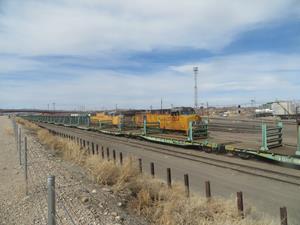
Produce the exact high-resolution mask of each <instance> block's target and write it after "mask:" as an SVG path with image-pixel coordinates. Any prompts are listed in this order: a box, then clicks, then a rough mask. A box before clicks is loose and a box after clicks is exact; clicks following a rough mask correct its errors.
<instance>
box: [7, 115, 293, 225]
mask: <svg viewBox="0 0 300 225" xmlns="http://www.w3.org/2000/svg"><path fill="white" fill-rule="evenodd" d="M12 121H13V128H14V131H15V137H16V141H17V151H18V154H19V157H20V165H22V167H23V168H24V174H25V184H26V186H27V187H26V188H25V189H26V194H29V195H30V194H34V195H35V196H36V198H37V202H38V204H39V205H38V207H37V208H38V217H39V218H38V219H39V220H40V221H41V222H42V224H48V225H56V224H70V225H76V224H87V222H88V221H86V220H85V219H84V218H85V217H84V216H82V215H81V217H80V216H79V213H78V209H77V207H76V205H78V204H80V200H79V199H77V198H72V196H68V194H67V192H65V191H63V190H64V188H66V187H69V186H70V185H79V186H81V188H82V189H85V187H84V186H83V184H82V183H78V184H70V183H67V182H66V181H65V179H64V177H63V176H61V174H59V173H57V174H56V177H54V176H53V174H52V172H53V171H52V168H51V166H50V165H49V164H48V163H46V162H44V161H43V160H41V159H44V156H43V155H42V153H41V151H38V150H37V149H36V148H34V146H33V145H31V144H29V145H28V146H27V138H26V136H25V135H24V133H23V134H22V130H21V128H20V126H18V125H17V124H16V121H15V120H12ZM50 132H51V133H52V134H53V135H56V136H59V137H61V138H65V139H68V140H69V141H73V142H74V143H76V144H77V145H79V146H80V147H81V148H82V150H84V151H87V153H88V154H92V155H94V154H96V155H99V157H102V159H106V160H114V162H115V163H116V162H117V152H116V151H115V150H114V149H113V150H112V158H111V155H110V153H111V152H110V149H109V147H106V148H105V146H99V145H98V144H95V143H93V142H91V141H88V140H85V139H82V138H81V137H76V136H73V135H70V134H67V133H63V132H56V131H50ZM22 135H23V136H24V137H23V138H22ZM100 147H101V148H100ZM105 153H106V154H105ZM26 155H27V157H26ZM26 159H27V160H26ZM119 165H121V166H122V165H123V153H122V152H119ZM56 167H57V168H56V171H63V170H65V168H64V167H62V165H60V164H56ZM138 167H139V170H140V173H143V167H144V165H143V160H142V158H139V159H138ZM26 168H27V169H26ZM150 174H151V176H152V177H153V178H155V164H154V162H150ZM166 174H167V176H166V181H167V185H168V187H170V188H171V187H172V175H171V168H167V170H166ZM47 178H48V182H47V183H46V180H47ZM49 180H52V181H51V182H49ZM183 181H184V186H185V194H186V197H187V198H189V197H190V181H189V175H188V174H184V179H183ZM46 184H47V185H46ZM204 187H205V196H206V198H207V201H210V200H211V198H212V192H211V183H210V181H208V180H207V181H205V185H204ZM86 193H87V194H88V195H89V197H90V198H91V199H94V200H95V201H97V199H95V197H94V196H93V195H91V193H89V192H86ZM70 199H72V200H70ZM73 200H74V201H75V202H74V201H73ZM236 203H237V211H238V213H239V215H240V216H241V217H242V218H244V217H245V216H246V215H245V210H244V197H243V192H241V191H239V192H237V193H236ZM279 211H280V224H281V225H288V216H287V208H286V207H281V208H280V210H279Z"/></svg>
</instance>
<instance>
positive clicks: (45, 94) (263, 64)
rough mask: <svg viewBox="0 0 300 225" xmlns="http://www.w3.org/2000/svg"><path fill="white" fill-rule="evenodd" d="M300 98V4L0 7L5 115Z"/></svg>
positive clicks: (128, 2) (35, 1) (0, 96)
mask: <svg viewBox="0 0 300 225" xmlns="http://www.w3.org/2000/svg"><path fill="white" fill-rule="evenodd" d="M194 66H197V67H198V70H199V71H198V99H199V105H201V104H206V103H207V102H208V104H209V105H215V106H224V105H237V104H242V105H247V104H250V102H251V100H255V101H256V102H257V104H259V103H264V102H267V101H273V100H299V99H300V91H299V90H300V79H299V78H300V77H299V76H300V73H299V72H300V0H239V1H235V0H186V1H182V0H136V1H134V0H43V1H40V0H26V1H24V0H0V108H43V109H47V107H48V105H49V107H50V108H51V107H52V105H53V103H55V105H56V108H57V109H110V108H115V107H116V106H117V107H118V108H150V106H152V107H153V108H159V107H160V103H161V99H162V101H163V107H170V106H171V105H173V106H193V104H194V88H193V87H194V77H193V76H194V75H193V67H194Z"/></svg>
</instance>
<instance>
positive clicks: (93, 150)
mask: <svg viewBox="0 0 300 225" xmlns="http://www.w3.org/2000/svg"><path fill="white" fill-rule="evenodd" d="M92 154H93V155H95V144H94V142H92Z"/></svg>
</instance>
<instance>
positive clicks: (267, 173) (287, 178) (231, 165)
mask: <svg viewBox="0 0 300 225" xmlns="http://www.w3.org/2000/svg"><path fill="white" fill-rule="evenodd" d="M39 125H40V126H41V127H44V128H46V129H51V130H55V131H61V130H65V134H69V135H74V134H76V135H77V136H78V137H79V136H80V137H82V136H87V137H88V139H96V140H97V139H99V138H101V139H106V140H108V141H112V140H113V141H115V142H118V143H122V144H124V145H127V146H131V147H135V148H139V149H142V150H144V151H151V152H155V153H159V154H164V155H167V156H172V157H177V158H181V159H186V160H190V161H193V162H199V163H203V164H207V165H211V166H216V167H221V168H224V169H230V170H233V171H237V172H240V173H244V174H249V175H253V176H258V177H263V178H267V179H271V180H276V181H280V182H283V183H289V184H293V185H297V186H300V176H298V175H294V174H291V173H285V172H281V171H279V170H273V169H270V168H266V167H268V165H267V164H261V166H253V165H245V164H242V163H238V162H232V160H231V161H226V159H224V160H222V159H217V158H211V157H209V156H203V155H199V154H194V153H191V152H183V151H180V150H176V148H172V149H169V148H166V147H163V146H159V145H158V144H156V145H157V146H153V144H152V143H151V144H150V143H149V142H148V143H147V142H146V141H140V140H135V139H128V138H126V139H125V138H121V137H116V136H111V135H106V134H102V133H96V132H94V131H86V130H80V129H78V128H68V127H63V126H56V125H53V124H44V123H39ZM61 132H62V131H61ZM62 133H64V132H62ZM178 149H179V148H178ZM224 158H225V157H224ZM280 169H281V170H282V168H280ZM284 169H286V168H284ZM297 172H298V171H297Z"/></svg>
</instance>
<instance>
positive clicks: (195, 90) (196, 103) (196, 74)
mask: <svg viewBox="0 0 300 225" xmlns="http://www.w3.org/2000/svg"><path fill="white" fill-rule="evenodd" d="M197 76H198V67H196V66H195V67H194V79H195V86H194V100H195V103H194V104H195V109H197V108H198V86H197Z"/></svg>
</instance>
